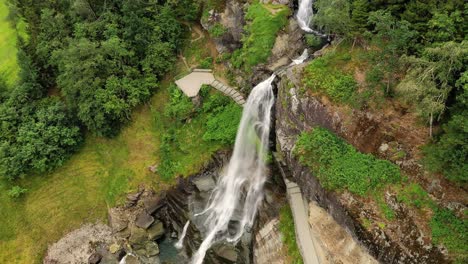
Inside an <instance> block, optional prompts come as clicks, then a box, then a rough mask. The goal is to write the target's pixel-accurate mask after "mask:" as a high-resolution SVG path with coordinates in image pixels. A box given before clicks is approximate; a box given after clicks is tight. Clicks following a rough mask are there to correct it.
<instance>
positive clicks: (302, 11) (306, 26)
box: [296, 0, 326, 37]
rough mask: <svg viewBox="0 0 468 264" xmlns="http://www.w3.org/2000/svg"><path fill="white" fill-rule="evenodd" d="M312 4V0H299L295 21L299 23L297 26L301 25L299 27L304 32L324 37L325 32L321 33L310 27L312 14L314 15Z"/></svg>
mask: <svg viewBox="0 0 468 264" xmlns="http://www.w3.org/2000/svg"><path fill="white" fill-rule="evenodd" d="M313 4H314V1H313V0H299V10H297V14H296V19H297V23H298V24H299V27H301V29H302V30H304V31H305V32H309V33H313V34H315V35H318V36H321V37H325V36H326V35H325V34H322V33H320V32H318V31H316V30H313V29H311V28H310V23H311V22H312V16H313V15H314V10H313V9H312V5H313Z"/></svg>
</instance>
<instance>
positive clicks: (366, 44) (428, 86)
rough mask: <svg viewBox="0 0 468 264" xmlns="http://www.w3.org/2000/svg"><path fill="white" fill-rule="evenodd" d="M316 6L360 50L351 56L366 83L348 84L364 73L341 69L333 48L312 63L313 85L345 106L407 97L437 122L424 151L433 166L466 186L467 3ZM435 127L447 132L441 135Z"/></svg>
mask: <svg viewBox="0 0 468 264" xmlns="http://www.w3.org/2000/svg"><path fill="white" fill-rule="evenodd" d="M315 8H316V9H317V13H316V15H315V16H314V24H315V25H316V26H317V27H318V28H321V29H322V30H324V31H325V32H327V33H329V34H331V35H334V36H336V37H337V38H338V39H342V40H343V39H344V42H343V43H345V46H347V47H346V48H345V50H346V51H345V53H346V52H349V53H350V54H351V55H356V56H355V57H353V56H352V57H353V58H352V59H350V60H353V61H356V62H358V65H357V66H358V67H359V68H360V69H359V70H360V71H362V72H364V73H365V82H362V81H361V82H360V83H359V88H358V89H356V88H354V87H355V86H354V84H352V81H350V82H349V83H347V84H344V80H347V78H349V77H347V76H349V75H356V74H359V73H356V72H354V69H353V68H351V69H350V68H346V67H342V66H343V65H339V63H338V67H335V66H336V62H337V59H336V58H337V57H340V56H339V55H336V54H333V52H332V54H330V55H328V54H327V55H326V56H325V57H324V58H322V59H319V60H318V61H317V62H313V63H311V64H310V65H309V66H308V68H307V70H306V74H305V83H306V84H308V86H309V88H312V89H313V90H315V91H317V90H323V91H324V92H325V93H326V94H327V95H328V96H330V97H331V98H332V100H334V101H336V102H341V103H349V102H353V101H355V100H353V99H351V100H349V98H360V99H362V103H359V104H353V106H356V105H357V106H358V107H362V106H369V105H372V104H374V103H375V102H379V101H382V100H385V99H388V98H392V99H396V100H400V101H406V102H407V103H408V108H409V109H411V110H413V111H415V112H416V113H418V115H419V116H420V117H421V120H423V121H424V122H425V123H426V124H427V125H428V127H429V134H430V135H431V137H432V142H430V143H429V145H428V147H427V148H426V151H424V153H425V161H426V162H425V164H426V165H427V168H429V169H431V170H432V171H434V172H442V173H443V174H444V175H445V176H446V177H447V178H448V179H450V180H453V181H455V182H456V183H458V184H460V185H466V183H467V181H468V173H467V171H468V170H467V169H466V164H467V163H468V160H467V157H468V149H467V148H466V146H467V138H468V137H467V129H466V123H467V122H468V120H467V118H468V115H467V114H466V110H465V109H466V107H467V105H466V97H467V93H468V89H467V82H466V79H467V78H466V74H467V68H466V65H467V64H468V61H467V58H468V44H467V43H468V42H467V41H466V33H467V28H466V25H467V22H466V16H464V14H465V13H466V10H467V8H468V6H467V5H466V3H464V1H461V0H450V1H439V0H431V1H427V2H425V3H421V2H419V1H409V2H405V3H403V2H401V3H400V2H399V3H392V4H387V3H384V2H382V1H373V2H369V1H362V0H354V1H344V0H333V1H325V0H317V1H316V2H315ZM356 50H358V51H359V50H360V51H361V52H356ZM338 54H340V52H339V51H338ZM341 54H343V51H341ZM348 65H349V63H348ZM325 76H331V80H328V79H326V78H325ZM316 79H317V80H318V81H317V82H315V80H316ZM352 93H353V94H352ZM359 95H361V96H359ZM362 95H364V96H362ZM340 98H342V99H341V100H340ZM359 101H361V100H358V102H359ZM435 125H441V126H442V129H438V130H436V131H435V133H433V126H435Z"/></svg>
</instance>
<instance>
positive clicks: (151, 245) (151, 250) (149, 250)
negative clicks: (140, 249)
mask: <svg viewBox="0 0 468 264" xmlns="http://www.w3.org/2000/svg"><path fill="white" fill-rule="evenodd" d="M145 249H146V256H147V257H153V256H156V255H158V254H159V247H158V244H156V242H152V241H150V242H147V243H146V244H145Z"/></svg>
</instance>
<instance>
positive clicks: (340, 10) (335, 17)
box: [313, 0, 352, 36]
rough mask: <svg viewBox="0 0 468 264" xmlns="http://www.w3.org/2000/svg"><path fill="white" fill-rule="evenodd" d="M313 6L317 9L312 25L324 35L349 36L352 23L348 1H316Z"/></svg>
mask: <svg viewBox="0 0 468 264" xmlns="http://www.w3.org/2000/svg"><path fill="white" fill-rule="evenodd" d="M314 6H315V8H316V9H317V13H316V14H315V15H314V17H313V23H314V25H317V26H318V27H320V28H321V29H322V31H323V32H325V33H326V34H337V35H340V36H349V34H350V31H351V28H352V22H351V17H350V13H351V12H350V9H351V7H350V3H349V1H348V0H317V1H316V2H315V3H314Z"/></svg>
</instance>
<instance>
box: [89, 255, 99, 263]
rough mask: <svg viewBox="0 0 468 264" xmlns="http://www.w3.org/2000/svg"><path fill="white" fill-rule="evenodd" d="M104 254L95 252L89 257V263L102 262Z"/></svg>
mask: <svg viewBox="0 0 468 264" xmlns="http://www.w3.org/2000/svg"><path fill="white" fill-rule="evenodd" d="M101 259H102V255H101V254H99V253H93V254H91V256H89V258H88V263H89V264H98V263H100V262H101Z"/></svg>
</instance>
